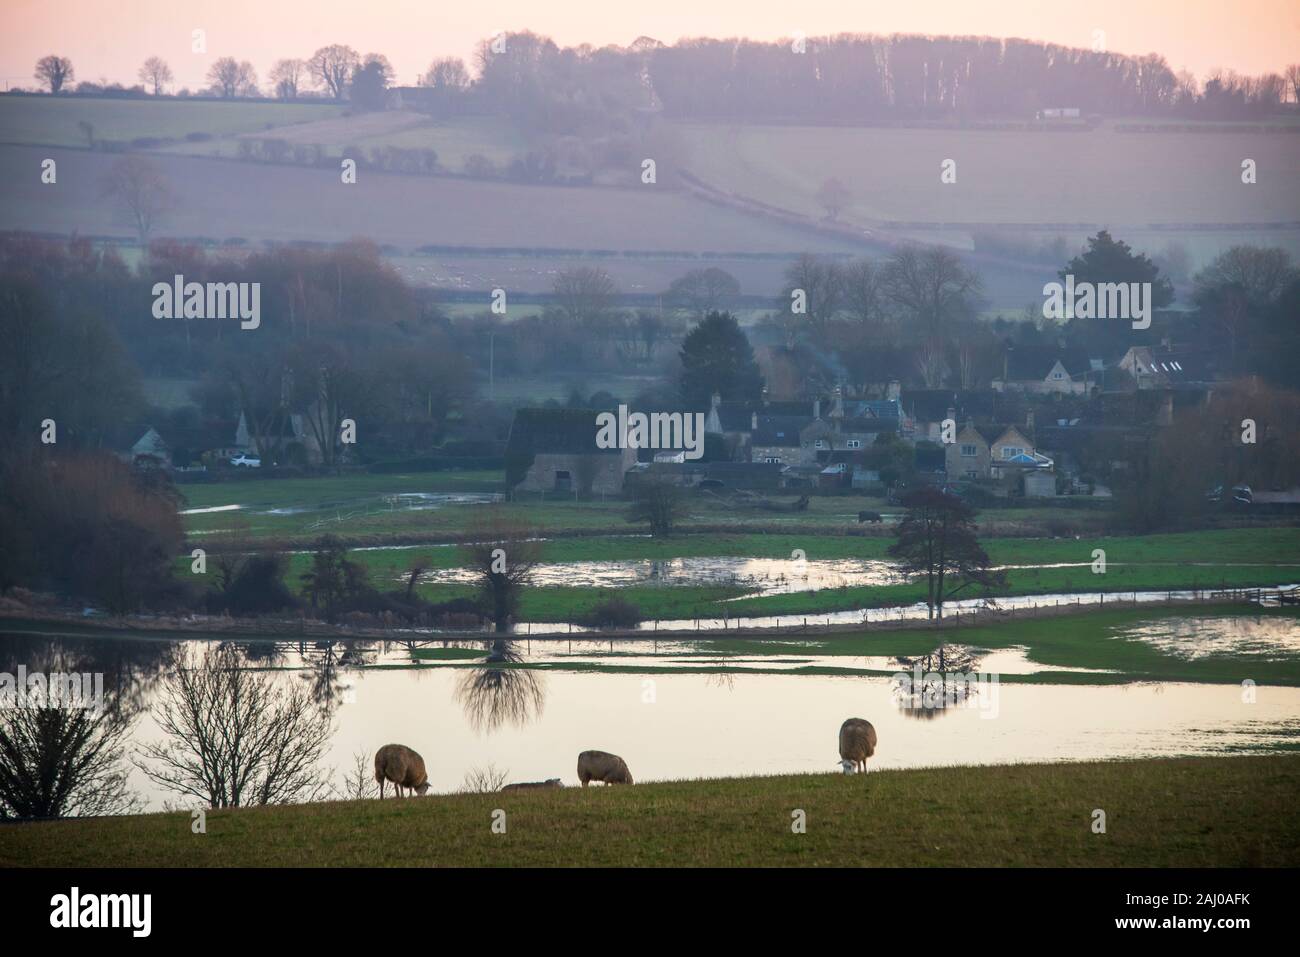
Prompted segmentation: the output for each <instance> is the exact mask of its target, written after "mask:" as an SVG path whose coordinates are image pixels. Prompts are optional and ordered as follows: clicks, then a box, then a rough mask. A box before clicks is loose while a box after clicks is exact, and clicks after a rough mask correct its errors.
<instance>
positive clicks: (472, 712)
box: [455, 638, 546, 734]
mask: <svg viewBox="0 0 1300 957" xmlns="http://www.w3.org/2000/svg"><path fill="white" fill-rule="evenodd" d="M486 647H487V648H488V656H487V658H486V659H485V663H484V664H483V666H482V667H479V668H471V669H469V670H467V671H465V672H464V673H463V674H462V675H460V676H459V678H458V679H457V682H456V692H455V698H456V702H457V703H458V704H459V705H460V706H461V708H462V709H463V710H464V712H465V717H466V719H468V721H469V723H470V727H472V728H473V729H474V730H475V732H477V733H479V734H492V733H493V732H495V731H497V730H499V729H500V728H502V727H504V726H505V725H507V724H509V725H513V726H514V727H519V728H521V727H523V726H524V725H526V724H528V723H529V722H530V721H533V720H535V719H536V718H540V717H541V715H542V709H543V707H544V706H545V703H546V690H545V685H544V682H543V679H542V676H541V675H540V674H539V673H538V672H536V671H530V670H529V669H527V668H522V667H518V666H519V665H522V664H523V662H524V657H523V655H522V654H520V653H519V651H518V645H517V643H516V642H512V641H509V640H508V639H504V638H498V639H496V640H494V641H491V642H487V643H486Z"/></svg>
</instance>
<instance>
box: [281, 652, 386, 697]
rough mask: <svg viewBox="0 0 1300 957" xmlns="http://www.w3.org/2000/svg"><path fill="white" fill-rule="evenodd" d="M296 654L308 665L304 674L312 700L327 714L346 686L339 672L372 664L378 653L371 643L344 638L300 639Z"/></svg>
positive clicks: (341, 695)
mask: <svg viewBox="0 0 1300 957" xmlns="http://www.w3.org/2000/svg"><path fill="white" fill-rule="evenodd" d="M298 654H299V656H300V657H301V658H302V661H303V664H304V665H305V666H306V667H307V671H306V673H305V674H304V676H303V677H305V678H306V679H307V680H308V681H310V682H311V696H312V700H313V701H315V702H316V703H317V704H318V705H320V707H321V710H323V711H325V712H327V713H328V712H330V711H333V710H334V707H335V706H336V705H337V704H339V702H341V701H342V700H343V692H344V691H346V690H347V688H348V683H347V682H345V681H344V680H343V675H342V672H343V671H344V670H346V669H348V668H364V667H365V666H366V665H368V664H371V663H373V661H374V660H375V657H376V656H377V654H378V653H377V651H376V650H375V648H374V643H373V642H370V641H360V640H358V639H356V638H343V639H339V640H337V641H335V640H324V641H314V642H311V643H310V644H307V643H305V642H299V643H298Z"/></svg>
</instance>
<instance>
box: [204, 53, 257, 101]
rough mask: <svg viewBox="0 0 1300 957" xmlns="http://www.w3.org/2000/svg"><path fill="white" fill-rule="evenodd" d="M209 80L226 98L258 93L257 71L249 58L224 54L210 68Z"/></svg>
mask: <svg viewBox="0 0 1300 957" xmlns="http://www.w3.org/2000/svg"><path fill="white" fill-rule="evenodd" d="M208 82H209V83H211V84H212V86H213V88H215V89H216V91H217V92H218V93H219V94H220V95H221V96H223V97H225V98H226V99H230V98H232V97H236V96H253V95H256V94H257V71H256V70H254V69H253V64H251V63H249V62H248V61H247V60H243V61H236V60H235V58H234V57H229V56H223V57H222V58H221V59H219V60H217V61H216V62H215V63H213V64H212V66H211V67H210V68H209V69H208Z"/></svg>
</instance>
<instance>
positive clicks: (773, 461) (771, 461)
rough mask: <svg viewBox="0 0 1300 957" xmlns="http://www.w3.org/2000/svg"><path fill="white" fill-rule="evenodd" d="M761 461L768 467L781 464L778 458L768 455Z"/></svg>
mask: <svg viewBox="0 0 1300 957" xmlns="http://www.w3.org/2000/svg"><path fill="white" fill-rule="evenodd" d="M763 461H764V462H766V463H767V464H768V465H780V464H781V460H780V459H779V458H777V457H776V456H775V455H769V456H768V457H767V458H765V459H763Z"/></svg>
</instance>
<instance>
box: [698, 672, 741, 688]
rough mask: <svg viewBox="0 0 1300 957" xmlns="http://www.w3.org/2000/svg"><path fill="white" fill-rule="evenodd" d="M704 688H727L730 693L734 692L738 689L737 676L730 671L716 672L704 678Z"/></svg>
mask: <svg viewBox="0 0 1300 957" xmlns="http://www.w3.org/2000/svg"><path fill="white" fill-rule="evenodd" d="M704 686H705V687H706V688H726V689H727V690H728V691H734V690H735V689H736V676H735V675H734V674H732V673H731V672H730V671H715V672H713V673H712V674H708V675H705V676H704Z"/></svg>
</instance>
